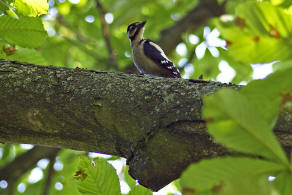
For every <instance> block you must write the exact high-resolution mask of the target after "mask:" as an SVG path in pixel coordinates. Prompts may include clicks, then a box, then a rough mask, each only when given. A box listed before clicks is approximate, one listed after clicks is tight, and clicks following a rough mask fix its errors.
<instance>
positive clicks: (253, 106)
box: [181, 68, 292, 195]
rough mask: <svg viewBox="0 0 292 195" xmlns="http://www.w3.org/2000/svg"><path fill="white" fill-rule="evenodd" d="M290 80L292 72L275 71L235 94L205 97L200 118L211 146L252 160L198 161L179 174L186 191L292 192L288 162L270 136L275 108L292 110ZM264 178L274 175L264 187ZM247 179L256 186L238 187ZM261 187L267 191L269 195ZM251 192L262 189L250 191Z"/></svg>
mask: <svg viewBox="0 0 292 195" xmlns="http://www.w3.org/2000/svg"><path fill="white" fill-rule="evenodd" d="M291 75H292V68H289V69H283V70H279V71H277V72H275V73H273V74H272V75H270V76H269V77H268V78H267V79H266V80H258V81H252V82H251V83H250V84H249V85H247V86H246V87H244V88H242V89H241V90H239V91H235V90H231V89H222V90H219V91H218V92H216V93H215V94H212V95H210V96H208V97H205V99H204V103H205V107H204V109H203V117H204V118H205V119H206V120H207V127H208V132H209V133H210V134H211V135H212V136H213V137H214V139H215V141H217V142H219V143H221V144H224V145H225V146H226V147H229V148H230V149H233V150H234V151H238V152H241V153H246V154H249V155H254V157H250V158H247V157H221V158H215V159H210V160H202V161H201V162H199V163H197V164H194V165H191V166H190V167H189V168H188V169H187V170H186V171H185V172H184V174H183V175H182V180H181V182H182V186H183V187H184V188H187V189H192V190H193V191H198V192H204V191H210V190H213V192H214V194H216V193H218V194H232V193H233V194H239V193H243V194H251V193H252V194H272V192H273V191H276V190H277V192H278V194H287V195H288V194H290V193H291V192H292V187H291V182H292V180H291V178H292V172H291V171H292V170H291V167H292V162H291V161H290V162H288V159H287V157H286V155H285V152H284V151H283V149H281V147H280V144H279V143H278V141H277V139H276V137H275V136H274V134H273V131H272V129H273V127H274V125H275V121H276V118H277V115H278V113H279V108H280V107H282V108H283V107H285V106H286V107H290V108H291V105H290V106H289V105H287V104H288V103H287V101H291V99H286V97H287V94H289V95H291V94H292V78H291ZM267 89H269V90H267ZM255 157H261V159H257V158H256V159H255ZM268 175H273V176H276V177H277V179H276V181H277V182H270V183H266V184H265V181H267V176H268ZM251 179H253V180H255V182H254V183H248V185H249V186H250V187H249V188H246V186H245V185H238V184H239V183H240V182H242V181H243V182H248V180H251ZM262 182H264V183H262ZM236 183H238V184H236ZM259 183H262V184H263V185H267V186H268V188H269V189H270V190H269V191H268V193H267V191H266V190H264V189H265V188H264V187H263V186H262V187H260V186H258V184H259ZM235 185H236V186H237V187H236V188H235V187H234V186H235ZM218 186H219V189H218ZM230 186H232V187H231V189H228V188H229V187H230ZM250 188H252V189H258V188H261V189H263V190H262V191H255V192H249V189H250ZM229 190H231V192H232V193H230V192H228V191H229Z"/></svg>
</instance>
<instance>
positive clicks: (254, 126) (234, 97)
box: [203, 89, 288, 164]
mask: <svg viewBox="0 0 292 195" xmlns="http://www.w3.org/2000/svg"><path fill="white" fill-rule="evenodd" d="M204 105H205V106H204V107H203V117H204V118H205V119H207V121H209V122H207V127H208V132H209V133H210V134H211V135H212V136H213V137H214V139H215V140H216V141H217V142H220V143H222V144H224V145H225V146H226V147H228V148H231V149H233V150H236V151H239V152H244V153H250V154H255V155H260V156H263V157H265V158H267V159H272V160H275V161H280V162H282V163H284V164H287V163H288V160H287V157H286V156H285V153H284V152H283V150H282V148H281V146H280V144H279V142H278V141H277V139H276V137H275V135H274V134H273V132H272V130H271V126H270V125H269V124H268V123H267V122H266V121H265V120H264V117H263V116H262V115H261V112H260V111H259V110H258V109H257V108H256V106H254V105H253V104H252V102H250V101H249V100H248V99H247V97H246V96H244V95H242V94H240V93H239V92H238V91H235V90H232V89H222V90H219V91H218V92H216V93H215V94H212V95H210V96H207V97H205V98H204Z"/></svg>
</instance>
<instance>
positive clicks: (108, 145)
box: [0, 60, 292, 190]
mask: <svg viewBox="0 0 292 195" xmlns="http://www.w3.org/2000/svg"><path fill="white" fill-rule="evenodd" d="M222 87H233V88H239V87H238V86H235V85H228V84H221V83H216V82H206V83H196V82H190V81H188V80H184V79H172V78H159V77H145V76H138V75H132V74H124V73H107V72H96V71H90V70H85V69H68V68H60V67H53V66H52V67H44V66H36V65H32V64H24V63H18V62H12V61H4V60H0V142H2V143H29V144H38V145H46V146H53V147H59V148H71V149H76V150H84V151H95V152H103V153H107V154H113V155H118V156H123V157H126V158H127V159H128V163H129V165H130V174H131V175H132V176H133V177H134V178H136V179H138V180H139V181H140V183H141V184H143V185H145V186H146V187H148V188H150V189H152V190H158V189H160V188H162V187H163V186H164V185H166V184H167V183H169V182H171V181H172V180H174V179H176V178H177V177H179V176H180V173H181V172H182V171H183V170H184V169H185V168H186V167H187V165H189V164H190V163H191V162H194V161H198V160H200V159H202V158H206V157H215V156H219V155H226V154H227V153H228V151H227V150H226V149H225V148H223V147H222V146H219V145H217V144H215V143H214V142H213V141H212V139H211V138H210V137H209V136H208V134H207V133H206V128H205V122H204V121H203V120H202V118H201V107H202V96H204V95H208V94H210V93H213V92H214V91H216V90H218V89H220V88H222ZM291 113H292V111H282V113H281V115H280V119H279V122H278V125H277V128H276V131H277V135H278V137H279V138H280V141H281V143H282V144H283V145H284V146H285V148H286V149H289V148H290V147H291V146H292V138H291V133H290V132H289V128H290V127H291V123H292V122H291V121H292V120H291V118H292V114H291Z"/></svg>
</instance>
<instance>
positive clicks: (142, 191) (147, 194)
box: [128, 185, 152, 195]
mask: <svg viewBox="0 0 292 195" xmlns="http://www.w3.org/2000/svg"><path fill="white" fill-rule="evenodd" d="M128 195H152V192H151V191H150V190H149V189H147V188H145V187H143V186H141V185H137V186H135V187H134V188H133V189H132V190H131V191H130V192H129V194H128Z"/></svg>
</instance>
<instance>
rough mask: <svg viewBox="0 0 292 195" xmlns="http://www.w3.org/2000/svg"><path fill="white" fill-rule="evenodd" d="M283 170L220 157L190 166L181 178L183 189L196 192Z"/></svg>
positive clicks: (265, 163) (253, 161)
mask: <svg viewBox="0 0 292 195" xmlns="http://www.w3.org/2000/svg"><path fill="white" fill-rule="evenodd" d="M282 170H285V167H284V166H283V165H281V164H277V163H273V162H269V161H264V160H260V159H252V158H246V157H241V158H240V157H237V158H236V157H222V158H214V159H207V160H202V161H200V162H199V163H196V164H192V165H190V166H189V167H188V168H187V169H186V171H184V172H183V174H182V177H181V185H182V187H183V188H187V189H193V190H195V191H196V192H201V191H206V190H210V189H213V188H218V187H220V186H221V185H222V184H223V183H225V182H227V181H231V180H233V179H234V178H242V177H255V176H261V175H266V174H273V173H275V172H279V171H282Z"/></svg>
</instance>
